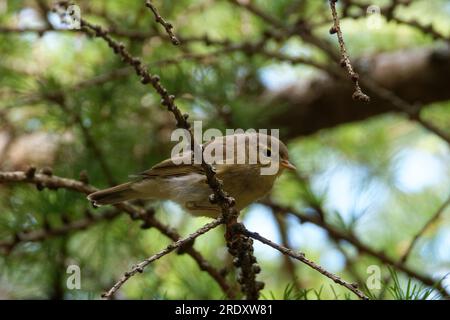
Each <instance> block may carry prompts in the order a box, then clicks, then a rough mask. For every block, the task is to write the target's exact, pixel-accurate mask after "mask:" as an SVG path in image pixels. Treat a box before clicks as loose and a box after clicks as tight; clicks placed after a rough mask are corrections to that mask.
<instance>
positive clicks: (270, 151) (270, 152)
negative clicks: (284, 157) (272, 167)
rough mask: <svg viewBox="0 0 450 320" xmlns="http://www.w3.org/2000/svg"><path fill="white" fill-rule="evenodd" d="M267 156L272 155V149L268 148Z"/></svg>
mask: <svg viewBox="0 0 450 320" xmlns="http://www.w3.org/2000/svg"><path fill="white" fill-rule="evenodd" d="M266 156H268V157H269V158H270V157H271V156H272V150H270V149H266Z"/></svg>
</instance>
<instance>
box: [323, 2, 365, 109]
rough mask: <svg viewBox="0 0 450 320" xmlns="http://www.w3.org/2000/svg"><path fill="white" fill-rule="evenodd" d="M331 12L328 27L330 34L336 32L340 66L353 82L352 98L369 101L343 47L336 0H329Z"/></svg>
mask: <svg viewBox="0 0 450 320" xmlns="http://www.w3.org/2000/svg"><path fill="white" fill-rule="evenodd" d="M329 2H330V8H331V13H332V15H333V21H334V25H333V26H332V27H331V29H330V33H331V34H336V35H337V38H338V41H339V48H340V50H341V57H342V58H341V62H340V64H341V66H342V67H344V68H346V69H347V72H348V74H349V75H350V78H351V79H352V81H353V82H354V84H355V92H354V93H353V96H352V97H353V99H355V100H359V101H363V102H369V101H370V98H369V96H368V95H366V94H365V93H364V92H362V90H361V87H360V85H359V75H358V74H357V73H356V72H355V71H354V70H353V66H352V64H351V62H350V58H349V56H348V53H347V48H346V47H345V42H344V36H343V35H342V30H341V25H340V22H339V17H338V14H337V11H336V2H337V0H329Z"/></svg>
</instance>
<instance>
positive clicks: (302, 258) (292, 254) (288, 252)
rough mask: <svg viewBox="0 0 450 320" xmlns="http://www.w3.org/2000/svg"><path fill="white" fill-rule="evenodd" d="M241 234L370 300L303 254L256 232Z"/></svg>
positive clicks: (354, 287)
mask: <svg viewBox="0 0 450 320" xmlns="http://www.w3.org/2000/svg"><path fill="white" fill-rule="evenodd" d="M241 232H243V233H244V234H245V235H246V236H248V237H251V238H253V239H255V240H258V241H260V242H262V243H264V244H266V245H268V246H270V247H272V248H274V249H276V250H278V251H280V252H281V253H283V254H286V255H288V256H290V257H292V258H294V259H297V260H299V261H301V262H303V263H304V264H306V265H308V266H310V267H311V268H313V269H314V270H316V271H318V272H320V273H321V274H323V275H324V276H326V277H327V278H329V279H331V280H333V281H334V282H336V283H337V284H340V285H341V286H344V287H346V288H347V289H348V290H350V291H352V292H353V293H354V294H356V295H357V296H358V297H359V298H360V299H363V300H368V299H369V298H368V297H367V296H366V295H365V294H364V293H363V292H362V291H361V290H359V289H358V285H357V284H353V283H348V282H347V281H344V280H342V279H341V278H340V277H338V276H337V275H335V274H333V273H331V272H329V271H327V270H325V269H324V268H323V267H321V266H319V265H318V264H316V263H315V262H313V261H311V260H309V259H307V258H306V257H305V254H304V253H302V252H295V251H293V250H291V249H289V248H286V247H283V246H280V245H278V244H276V243H274V242H272V241H270V240H269V239H266V238H264V237H263V236H261V235H260V234H259V233H256V232H251V231H249V230H242V231H241Z"/></svg>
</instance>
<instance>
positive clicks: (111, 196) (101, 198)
mask: <svg viewBox="0 0 450 320" xmlns="http://www.w3.org/2000/svg"><path fill="white" fill-rule="evenodd" d="M132 184H133V183H132V182H127V183H123V184H119V185H118V186H115V187H112V188H108V189H104V190H100V191H97V192H94V193H91V194H90V195H88V197H87V198H88V200H89V201H91V202H92V203H93V204H94V205H98V206H101V205H105V204H116V203H119V202H123V201H127V200H133V199H136V198H138V197H139V195H140V194H139V192H137V191H135V190H133V189H132V188H131V186H132Z"/></svg>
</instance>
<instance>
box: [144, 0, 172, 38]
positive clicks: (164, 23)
mask: <svg viewBox="0 0 450 320" xmlns="http://www.w3.org/2000/svg"><path fill="white" fill-rule="evenodd" d="M145 6H146V7H147V8H149V9H150V10H151V11H152V12H153V14H154V15H155V20H156V22H157V23H159V24H161V25H162V26H163V27H164V29H166V32H167V34H168V35H169V37H170V40H171V41H172V43H173V44H174V45H176V46H177V45H179V44H180V40H178V38H177V37H176V36H175V34H174V33H173V31H172V29H173V25H172V24H171V23H170V22H167V21H166V20H164V18H163V17H161V15H160V14H159V12H158V10H157V9H156V7H155V6H154V5H153V3H152V2H151V1H150V0H146V1H145Z"/></svg>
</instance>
